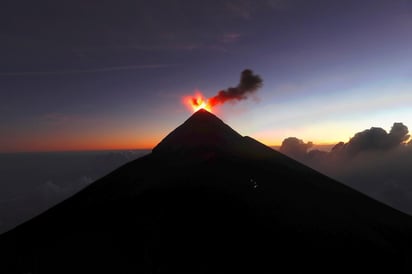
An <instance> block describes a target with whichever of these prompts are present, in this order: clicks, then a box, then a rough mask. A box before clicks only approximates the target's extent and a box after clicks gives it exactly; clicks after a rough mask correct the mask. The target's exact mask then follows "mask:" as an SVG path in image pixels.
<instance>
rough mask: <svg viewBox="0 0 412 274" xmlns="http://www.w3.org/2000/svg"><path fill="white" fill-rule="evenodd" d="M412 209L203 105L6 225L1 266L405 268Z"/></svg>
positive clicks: (82, 269)
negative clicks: (123, 159)
mask: <svg viewBox="0 0 412 274" xmlns="http://www.w3.org/2000/svg"><path fill="white" fill-rule="evenodd" d="M411 233H412V220H411V217H410V216H408V215H406V214H403V213H401V212H399V211H397V210H395V209H392V208H390V207H388V206H386V205H384V204H382V203H380V202H377V201H375V200H373V199H371V198H369V197H367V196H365V195H363V194H361V193H359V192H357V191H355V190H353V189H351V188H349V187H347V186H345V185H343V184H341V183H339V182H337V181H334V180H332V179H330V178H328V177H326V176H324V175H322V174H320V173H318V172H316V171H314V170H312V169H310V168H308V167H306V166H304V165H302V164H300V163H298V162H296V161H294V160H292V159H290V158H288V157H287V156H285V155H283V154H281V153H279V152H277V151H275V150H273V149H271V148H269V147H267V146H265V145H263V144H261V143H259V142H258V141H256V140H254V139H252V138H250V137H243V136H241V135H240V134H239V133H237V132H236V131H234V130H233V129H231V128H230V127H229V126H228V125H226V124H225V123H224V122H222V121H221V120H220V119H219V118H217V117H216V116H215V115H213V114H211V113H209V112H207V111H205V110H199V111H197V112H196V113H194V114H193V115H192V116H191V117H190V118H189V119H188V120H186V121H185V122H184V123H183V124H182V125H180V126H179V127H177V128H176V129H175V130H174V131H172V132H171V133H170V134H169V135H167V136H166V137H165V138H164V139H163V140H162V141H161V142H160V143H159V144H158V145H157V146H156V147H155V148H154V149H153V151H152V153H151V154H149V155H146V156H144V157H142V158H139V159H137V160H134V161H132V162H130V163H128V164H126V165H124V166H122V167H120V168H118V169H117V170H115V171H113V172H112V173H110V174H108V175H107V176H105V177H103V178H101V179H99V180H97V181H96V182H94V183H93V184H91V185H90V186H88V187H87V188H85V189H84V190H82V191H80V192H79V193H77V194H76V195H74V196H72V197H71V198H69V199H67V200H65V201H63V202H62V203H60V204H58V205H57V206H55V207H53V208H51V209H49V210H48V211H46V212H45V213H43V214H41V215H39V216H37V217H35V218H33V219H32V220H30V221H28V222H26V223H24V224H22V225H20V226H18V227H16V228H15V229H13V230H11V231H9V232H7V233H5V234H3V235H1V236H0V249H1V251H0V273H239V272H240V273H274V272H277V271H280V270H282V269H286V270H287V271H288V272H295V271H297V272H307V271H316V272H328V273H334V272H335V273H336V272H348V271H368V272H371V271H387V272H403V271H407V270H409V269H410V263H409V262H410V261H411V259H412V258H411Z"/></svg>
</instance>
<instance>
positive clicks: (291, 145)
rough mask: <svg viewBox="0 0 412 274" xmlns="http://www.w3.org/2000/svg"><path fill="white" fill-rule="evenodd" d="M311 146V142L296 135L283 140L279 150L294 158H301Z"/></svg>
mask: <svg viewBox="0 0 412 274" xmlns="http://www.w3.org/2000/svg"><path fill="white" fill-rule="evenodd" d="M312 146H313V143H312V142H308V143H305V142H303V141H302V140H300V139H298V138H296V137H289V138H286V139H285V140H283V142H282V145H281V146H280V149H279V150H280V151H281V152H282V153H284V154H286V155H288V156H290V157H293V158H295V159H299V160H303V159H304V158H305V157H306V154H307V150H308V149H309V148H311V147H312Z"/></svg>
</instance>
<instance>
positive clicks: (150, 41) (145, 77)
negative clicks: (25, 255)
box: [0, 0, 412, 151]
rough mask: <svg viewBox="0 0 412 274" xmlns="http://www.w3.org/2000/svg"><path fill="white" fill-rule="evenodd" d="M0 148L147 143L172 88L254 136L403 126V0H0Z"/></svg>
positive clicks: (164, 122)
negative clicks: (197, 94)
mask: <svg viewBox="0 0 412 274" xmlns="http://www.w3.org/2000/svg"><path fill="white" fill-rule="evenodd" d="M0 38H1V41H2V43H1V44H0V60H1V62H0V132H1V135H0V151H28V150H67V149H70V150H71V149H101V148H142V147H145V148H147V147H151V146H153V145H155V144H156V143H157V142H159V141H160V139H161V138H162V137H164V136H165V135H166V134H167V133H168V132H169V131H170V130H172V129H173V128H175V127H176V126H177V125H179V124H180V123H181V122H183V121H184V120H185V119H186V118H187V117H188V116H189V115H190V113H189V112H188V111H187V109H186V108H185V107H184V106H183V105H182V103H181V99H182V97H183V96H184V95H188V94H193V93H194V91H195V90H196V89H200V90H201V91H202V92H203V93H204V94H205V95H206V96H208V97H209V96H213V95H215V94H216V92H217V91H219V90H221V89H224V88H227V87H229V86H234V85H236V84H237V83H238V81H239V75H240V72H241V71H242V70H243V69H245V68H250V69H252V70H253V71H254V72H255V73H257V74H259V75H260V76H261V77H262V78H263V80H264V86H263V88H262V89H261V90H260V91H258V92H257V93H256V96H254V97H253V98H251V99H250V100H247V101H242V102H239V103H237V104H226V105H224V106H221V107H220V108H219V109H217V110H216V111H217V114H218V115H219V116H220V117H221V118H223V119H224V121H226V122H227V123H229V124H230V125H231V126H232V127H234V128H235V129H236V130H238V131H239V132H240V133H241V134H243V135H250V136H252V137H255V138H257V139H259V140H261V141H263V142H265V143H266V144H268V145H274V144H279V143H280V142H281V141H282V140H283V139H284V138H286V137H289V136H299V137H301V138H304V139H305V140H311V141H314V142H318V143H321V142H323V143H328V142H331V143H333V142H337V141H340V140H342V141H347V139H348V138H349V137H350V136H352V135H353V133H355V132H357V131H359V130H362V129H364V128H369V127H371V126H380V127H384V128H388V127H390V125H392V124H393V122H403V123H404V124H406V125H409V126H412V110H411V108H410V104H411V102H412V63H411V62H410V60H412V48H411V46H410V45H411V44H412V1H410V0H386V1H380V0H363V1H354V0H345V1H333V0H330V1H326V0H324V1H316V0H315V1H303V0H290V1H286V0H262V1H252V0H237V1H235V0H232V1H230V0H223V1H173V0H172V1H165V0H163V1H160V0H151V1H97V0H96V1H2V3H1V4H0Z"/></svg>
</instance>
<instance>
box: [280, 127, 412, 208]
mask: <svg viewBox="0 0 412 274" xmlns="http://www.w3.org/2000/svg"><path fill="white" fill-rule="evenodd" d="M408 133H409V132H408V128H407V127H406V126H405V125H404V124H402V123H394V124H393V126H392V129H391V130H390V132H389V133H388V132H386V131H385V130H384V129H382V128H376V127H372V128H370V129H367V130H364V131H362V132H359V133H357V134H355V135H354V136H353V137H352V138H351V139H350V140H349V142H347V143H344V142H340V143H338V144H336V145H335V146H334V147H333V149H332V150H331V151H330V152H325V151H320V150H310V151H309V149H310V148H311V147H312V143H311V142H309V143H305V142H304V141H302V140H300V139H298V138H295V137H289V138H286V139H285V140H284V142H283V143H282V146H281V148H280V151H281V152H283V153H284V154H286V155H288V156H290V157H292V158H294V159H296V160H298V161H300V162H302V163H304V164H306V165H308V166H310V167H312V168H314V169H316V170H318V171H320V172H322V173H324V174H326V175H328V176H330V177H332V178H334V179H336V180H338V181H340V182H342V183H345V184H347V185H349V186H350V187H353V188H354V189H357V190H359V191H361V192H363V193H365V194H366V195H369V196H371V197H373V198H375V199H377V200H380V201H382V202H384V203H386V204H388V205H390V206H392V207H395V208H397V209H399V210H401V211H404V212H406V213H409V214H411V215H412V185H411V184H410V182H412V172H411V167H410V165H411V163H412V140H410V141H409V142H408V139H409V137H410V136H409V134H408ZM406 142H407V143H406Z"/></svg>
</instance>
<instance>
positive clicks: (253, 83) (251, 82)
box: [209, 69, 263, 106]
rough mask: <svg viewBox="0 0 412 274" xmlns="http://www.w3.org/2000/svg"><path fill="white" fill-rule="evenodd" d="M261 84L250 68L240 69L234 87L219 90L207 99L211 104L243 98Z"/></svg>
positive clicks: (258, 77) (261, 81) (260, 79)
mask: <svg viewBox="0 0 412 274" xmlns="http://www.w3.org/2000/svg"><path fill="white" fill-rule="evenodd" d="M262 84H263V80H262V78H260V76H259V75H256V74H253V71H252V70H250V69H245V70H244V71H242V74H241V76H240V83H239V84H238V85H237V86H236V87H234V88H233V87H230V88H228V89H227V90H221V91H219V92H218V94H217V95H216V96H214V97H212V98H210V99H209V103H210V105H211V106H215V105H218V104H224V103H225V102H227V101H232V100H244V99H246V98H247V97H248V95H249V94H251V93H253V92H255V91H256V90H258V89H259V88H260V87H261V86H262Z"/></svg>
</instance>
